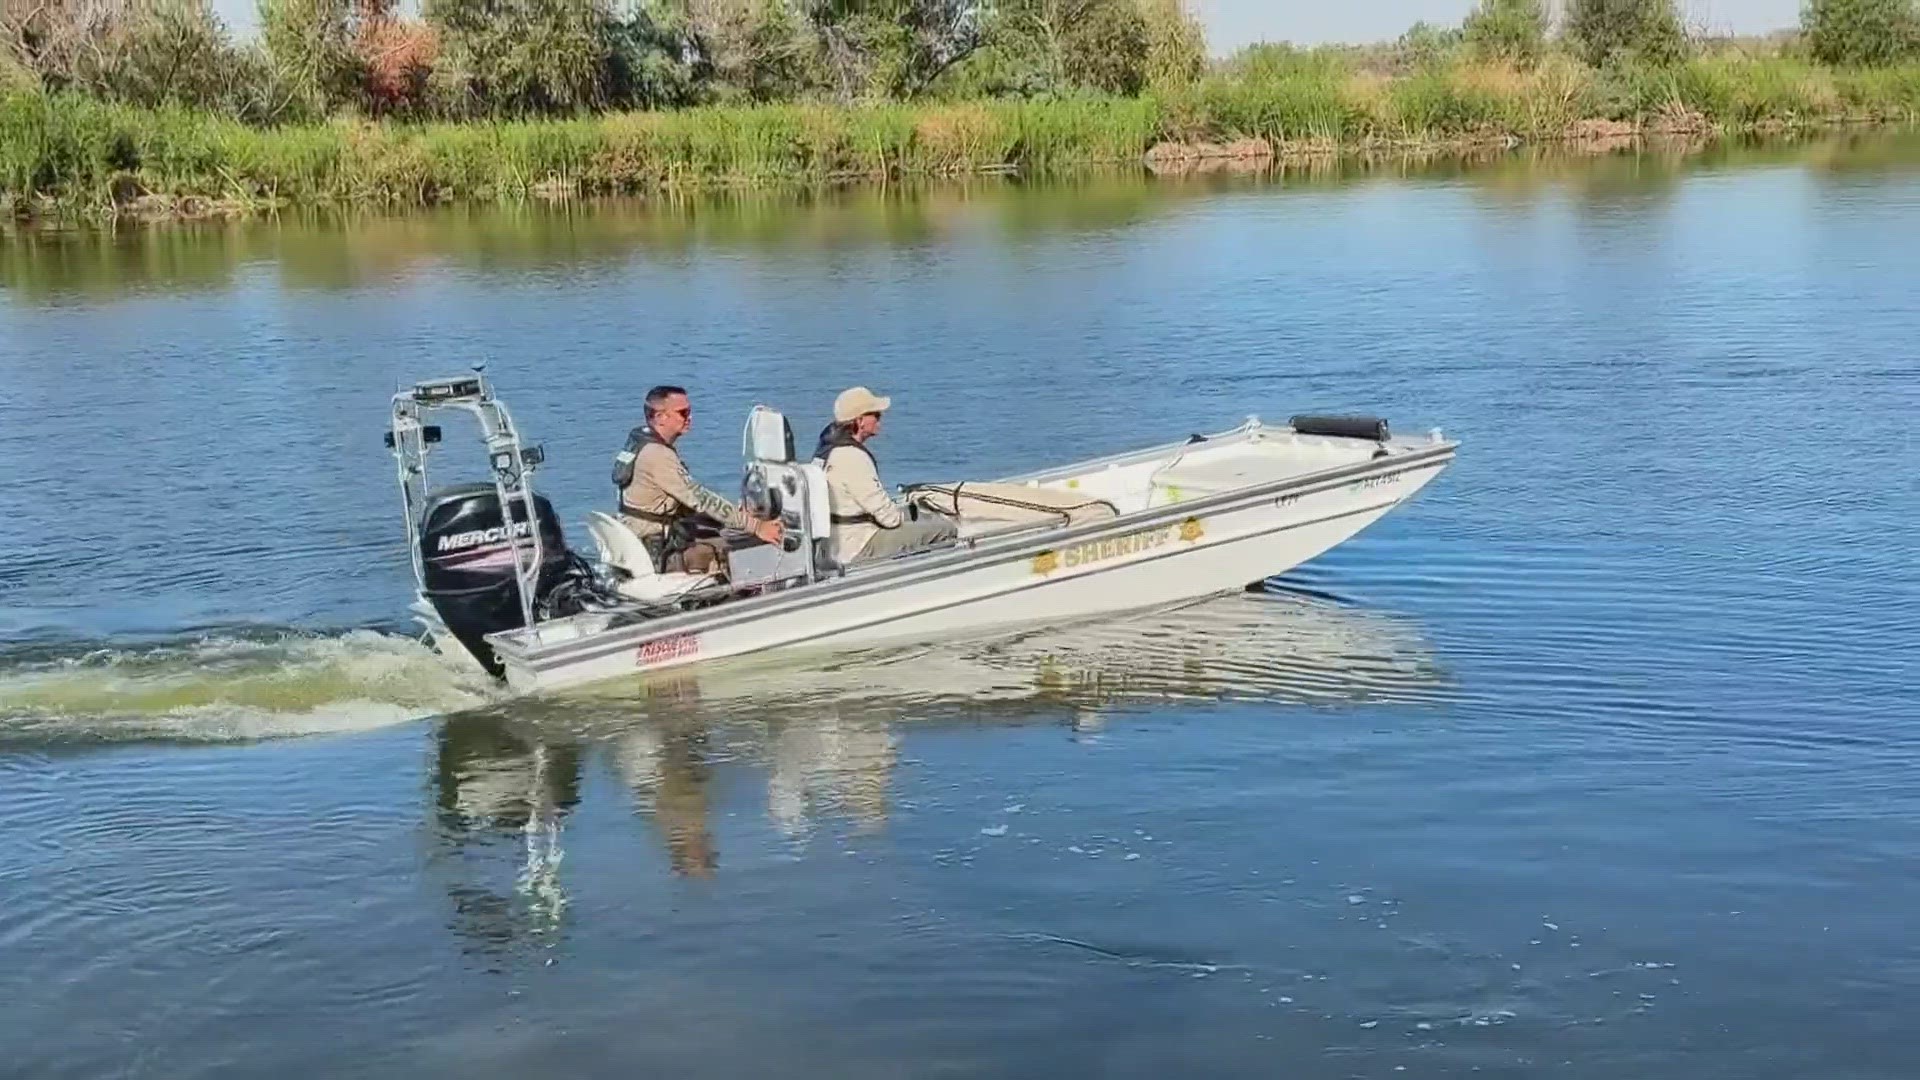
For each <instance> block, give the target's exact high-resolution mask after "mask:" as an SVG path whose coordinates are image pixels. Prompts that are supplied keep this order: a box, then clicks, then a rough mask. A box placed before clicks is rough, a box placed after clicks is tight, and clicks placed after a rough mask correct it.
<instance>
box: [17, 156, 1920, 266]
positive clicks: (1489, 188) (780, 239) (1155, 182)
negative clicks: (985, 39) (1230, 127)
mask: <svg viewBox="0 0 1920 1080" xmlns="http://www.w3.org/2000/svg"><path fill="white" fill-rule="evenodd" d="M1916 160H1920V139H1913V138H1900V137H1888V136H1886V135H1884V134H1878V133H1875V134H1866V135H1862V134H1840V135H1832V134H1824V135H1817V136H1804V135H1803V136H1797V137H1791V136H1776V137H1771V138H1768V139H1764V140H1761V139H1733V140H1726V141H1721V142H1713V143H1702V142H1698V141H1691V142H1689V141H1673V140H1669V141H1659V140H1656V141H1651V142H1647V143H1645V144H1638V145H1634V144H1630V145H1627V146H1624V147H1615V148H1611V149H1607V150H1604V151H1600V152H1592V151H1589V152H1569V151H1568V150H1566V149H1564V148H1559V147H1527V148H1522V149H1518V150H1513V151H1504V150H1500V151H1496V150H1480V151H1474V152H1472V153H1468V154H1458V153H1451V154H1446V155H1435V156H1431V157H1419V156H1408V155H1404V154H1401V155H1388V156H1381V157H1341V158H1313V159H1306V160H1298V161H1280V162H1276V163H1275V164H1274V165H1273V166H1272V168H1271V170H1269V171H1266V172H1261V173H1256V174H1245V173H1235V174H1209V175H1197V176H1185V177H1160V178H1150V177H1147V176H1146V175H1144V174H1141V173H1135V172H1131V171H1128V172H1122V173H1114V174H1101V175H1094V176H1089V177H1081V178H1077V179H1068V180H1058V179H1055V180H1040V181H1035V180H1017V179H1012V178H1006V177H998V176H990V177H974V178H963V179H957V180H943V181H938V182H910V183H906V184H901V185H885V186H876V185H870V184H860V185H855V186H851V187H830V188H824V189H807V188H799V189H779V188H777V189H771V190H750V191H732V192H708V193H701V194H692V195H689V194H661V195H656V196H650V197H648V198H646V199H612V200H593V201H585V202H578V203H564V204H558V205H546V204H523V205H513V206H457V207H445V208H438V209H433V210H427V211H420V212H406V213H391V212H386V211H378V210H369V209H354V210H346V211H339V210H322V209H303V210H298V211H290V212H287V213H283V214H278V215H274V216H271V217H267V218H262V219H248V220H243V221H238V222H196V223H183V224H176V225H166V226H159V227H127V228H122V229H117V230H112V231H92V230H34V229H25V230H16V231H13V232H11V233H8V234H5V235H4V236H3V237H0V288H4V289H7V290H10V291H16V292H18V293H20V294H22V295H24V296H28V297H34V298H51V297H58V296H61V295H69V294H71V295H78V296H91V297H111V296H123V295H132V294H138V293H142V292H148V291H164V292H174V291H202V290H224V289H232V288H236V287H241V286H243V285H246V284H249V278H250V277H251V276H252V275H254V274H256V273H266V274H271V275H275V276H276V277H277V281H276V282H274V283H273V284H275V285H277V287H280V288H299V289H347V288H356V287H361V286H366V285H372V284H378V283H381V282H391V281H393V280H395V279H408V278H415V277H419V276H422V275H426V274H430V273H432V272H433V271H435V270H436V269H438V268H446V267H451V268H464V269H473V270H478V271H503V270H505V271H532V270H543V269H551V270H564V271H565V272H567V273H570V274H572V273H578V272H580V270H581V269H582V268H589V267H592V266H595V265H605V264H610V263H617V262H620V261H622V260H625V259H628V258H631V257H632V256H633V255H635V254H636V253H639V252H642V251H644V252H646V253H648V254H649V255H651V256H652V257H654V258H658V259H662V260H666V261H668V262H678V261H680V260H683V259H686V258H690V257H691V256H692V254H693V253H694V252H695V251H696V249H698V248H700V247H702V246H721V247H746V248H753V249H759V250H767V249H795V250H804V251H810V252H816V253H827V254H830V253H832V252H833V251H835V250H837V249H843V248H854V247H863V246H872V245H888V246H897V247H901V248H905V249H908V250H911V249H913V248H916V247H920V246H924V245H928V244H933V243H938V242H946V241H951V240H953V239H955V238H956V237H959V236H962V235H964V234H966V233H969V232H973V231H980V230H986V231H988V232H990V233H993V234H997V235H1000V236H1003V237H1007V238H1020V237H1029V236H1037V235H1042V234H1049V233H1096V232H1107V231H1111V230H1117V229H1122V228H1126V227H1129V226H1133V225H1137V224H1140V223H1142V222H1145V221H1148V220H1151V219H1152V218H1154V217H1156V216H1159V215H1162V214H1164V213H1166V212H1168V211H1169V210H1173V209H1176V208H1178V207H1180V206H1182V205H1186V204H1191V203H1195V202H1198V201H1200V200H1203V199H1207V198H1210V197H1213V196H1217V195H1219V194H1221V193H1223V192H1233V191H1253V190H1258V189H1259V188H1261V187H1262V186H1265V185H1271V184H1274V183H1281V184H1289V185H1342V184H1354V183H1360V182H1365V181H1370V180H1382V179H1390V180H1407V179H1417V180H1426V181H1446V182H1452V183H1460V184H1464V185H1467V186H1470V187H1472V188H1474V189H1476V190H1479V191H1484V192H1485V193H1487V195H1488V196H1489V197H1490V198H1493V199H1495V200H1499V201H1514V200H1523V201H1524V200H1532V199H1536V198H1540V197H1542V196H1545V195H1547V194H1549V193H1552V192H1555V191H1565V192H1567V193H1568V194H1570V195H1571V196H1572V198H1573V200H1574V202H1575V204H1576V205H1587V206H1593V207H1604V206H1608V205H1614V204H1619V203H1621V201H1622V200H1627V201H1628V202H1630V203H1637V204H1644V203H1646V202H1647V201H1649V200H1658V199H1661V198H1664V197H1667V196H1668V195H1670V194H1671V192H1672V191H1673V189H1674V186H1675V185H1676V184H1678V183H1679V182H1680V180H1681V179H1682V178H1684V177H1685V176H1686V175H1688V174H1692V173H1699V172H1708V171H1716V170H1720V169H1729V168H1737V167H1752V166H1755V165H1789V164H1791V165H1799V166H1803V167H1810V168H1812V169H1815V170H1818V171H1820V172H1823V173H1831V174H1835V175H1839V174H1845V173H1851V172H1862V171H1865V172H1878V171H1885V170H1892V169H1898V168H1904V167H1911V165H1912V163H1913V162H1914V161H1916ZM1016 189H1017V190H1016Z"/></svg>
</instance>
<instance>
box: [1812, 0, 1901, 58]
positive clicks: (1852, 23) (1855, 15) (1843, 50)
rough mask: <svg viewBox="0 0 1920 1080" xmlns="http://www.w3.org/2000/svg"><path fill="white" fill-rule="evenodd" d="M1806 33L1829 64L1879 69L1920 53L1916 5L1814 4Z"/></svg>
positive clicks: (1845, 0)
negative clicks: (1880, 66) (1878, 67)
mask: <svg viewBox="0 0 1920 1080" xmlns="http://www.w3.org/2000/svg"><path fill="white" fill-rule="evenodd" d="M1801 29H1802V31H1803V33H1804V34H1805V35H1806V45H1807V51H1808V53H1809V54H1810V55H1812V57H1813V58H1814V59H1816V60H1819V61H1822V62H1823V63H1828V64H1857V65H1864V66H1879V65H1885V64H1892V63H1897V62H1898V61H1900V60H1904V59H1906V58H1908V57H1910V56H1913V55H1915V54H1916V53H1920V13H1917V12H1916V11H1915V0H1810V2H1809V3H1808V4H1807V7H1806V10H1805V12H1804V13H1803V14H1802V16H1801Z"/></svg>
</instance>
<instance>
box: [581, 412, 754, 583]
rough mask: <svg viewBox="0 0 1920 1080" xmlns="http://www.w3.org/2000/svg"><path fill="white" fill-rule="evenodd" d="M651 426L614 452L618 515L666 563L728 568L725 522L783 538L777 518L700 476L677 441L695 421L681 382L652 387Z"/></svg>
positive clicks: (705, 569) (691, 569)
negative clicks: (752, 509)
mask: <svg viewBox="0 0 1920 1080" xmlns="http://www.w3.org/2000/svg"><path fill="white" fill-rule="evenodd" d="M646 418H647V426H646V427H644V428H635V429H633V432H632V433H631V434H629V435H628V436H627V445H626V447H625V449H623V450H621V451H620V454H619V456H618V457H616V458H614V466H613V483H614V487H615V488H617V489H619V492H620V517H621V519H622V520H624V521H625V522H626V524H627V527H628V528H630V529H632V530H633V532H634V535H636V536H638V537H640V540H641V542H642V543H644V544H646V545H647V550H648V551H650V552H652V553H653V557H654V565H655V566H657V567H659V568H660V569H661V570H666V571H673V570H684V571H686V572H687V573H691V574H712V573H718V574H721V575H725V574H726V572H727V545H726V543H725V541H723V540H722V539H720V537H719V531H720V530H721V529H722V528H729V529H738V530H740V531H741V532H746V533H752V534H753V535H754V536H756V537H758V538H760V540H761V541H762V542H764V543H768V544H777V543H779V542H780V537H781V531H782V530H781V528H780V523H779V522H778V521H761V520H759V519H757V518H755V517H754V516H753V515H751V514H749V513H747V512H746V511H745V510H742V509H741V508H740V507H738V506H736V505H734V504H733V503H731V502H729V501H728V500H726V499H724V498H722V497H721V496H720V495H718V494H716V493H714V492H713V491H711V490H709V489H707V488H705V487H702V486H701V485H699V484H697V483H695V482H694V479H693V477H692V475H690V474H689V473H688V472H687V466H686V463H685V462H683V461H681V460H680V452H679V451H678V450H675V449H674V444H675V443H676V442H678V441H680V436H682V435H685V434H686V433H687V430H688V429H689V428H691V427H693V406H692V405H691V404H690V403H689V402H688V401H687V392H686V390H685V389H683V388H682V387H678V386H656V387H654V388H653V389H651V390H649V391H647V397H646Z"/></svg>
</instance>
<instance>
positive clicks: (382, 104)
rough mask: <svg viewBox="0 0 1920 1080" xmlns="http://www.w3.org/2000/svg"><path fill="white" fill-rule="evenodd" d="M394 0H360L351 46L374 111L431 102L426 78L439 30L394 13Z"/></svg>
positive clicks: (386, 112)
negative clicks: (436, 31) (428, 97)
mask: <svg viewBox="0 0 1920 1080" xmlns="http://www.w3.org/2000/svg"><path fill="white" fill-rule="evenodd" d="M393 3H394V0H357V2H356V5H355V11H354V27H353V51H354V56H355V58H356V60H357V62H358V67H359V71H360V75H361V80H362V85H361V94H362V97H363V98H364V100H365V103H366V106H367V111H368V112H370V113H372V114H373V115H375V116H385V115H389V114H393V113H408V112H417V111H420V110H422V109H424V108H426V106H427V84H428V79H429V77H430V76H431V75H432V74H433V65H434V60H435V58H436V57H437V55H438V53H439V44H440V40H439V35H437V34H435V33H434V32H433V28H432V27H430V26H428V25H427V24H425V23H422V22H416V21H413V20H410V19H403V18H401V17H399V16H398V15H396V14H394V11H393Z"/></svg>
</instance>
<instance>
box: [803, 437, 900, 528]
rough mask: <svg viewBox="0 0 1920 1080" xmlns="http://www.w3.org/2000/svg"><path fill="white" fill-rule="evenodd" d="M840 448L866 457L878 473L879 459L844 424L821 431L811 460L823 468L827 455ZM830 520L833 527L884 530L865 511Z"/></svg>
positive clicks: (841, 515) (842, 515)
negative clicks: (862, 527) (842, 526)
mask: <svg viewBox="0 0 1920 1080" xmlns="http://www.w3.org/2000/svg"><path fill="white" fill-rule="evenodd" d="M842 447H851V448H853V449H855V450H858V451H860V452H861V453H863V454H865V455H867V460H868V461H871V462H873V471H874V472H876V473H877V472H879V471H880V459H878V458H876V457H874V456H873V451H871V450H869V449H867V446H866V444H865V443H863V442H861V441H860V440H859V439H856V438H854V437H853V429H852V428H851V427H849V426H847V425H846V424H828V425H827V426H826V427H825V428H824V429H822V430H821V432H820V445H819V446H818V447H816V448H815V449H814V451H813V460H815V461H817V462H819V463H820V467H821V468H825V467H826V464H827V455H828V454H831V453H833V452H834V451H835V450H838V449H840V448H842ZM832 518H833V523H834V524H835V525H872V526H873V527H875V528H885V526H883V525H881V524H880V522H879V521H878V520H876V519H875V518H874V516H873V515H872V514H869V513H867V512H865V511H861V512H860V513H858V514H834V515H832Z"/></svg>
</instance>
